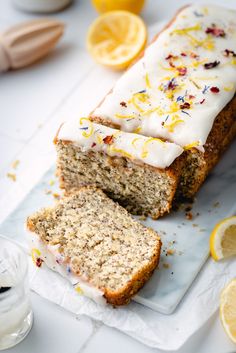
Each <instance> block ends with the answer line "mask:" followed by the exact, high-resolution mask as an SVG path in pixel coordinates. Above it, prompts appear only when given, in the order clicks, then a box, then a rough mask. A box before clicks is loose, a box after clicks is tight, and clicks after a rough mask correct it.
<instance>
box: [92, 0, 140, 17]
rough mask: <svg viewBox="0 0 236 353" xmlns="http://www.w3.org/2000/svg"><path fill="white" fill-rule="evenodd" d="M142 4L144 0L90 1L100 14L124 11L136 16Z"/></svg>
mask: <svg viewBox="0 0 236 353" xmlns="http://www.w3.org/2000/svg"><path fill="white" fill-rule="evenodd" d="M144 3H145V0H92V4H93V6H94V7H95V9H96V10H97V11H98V12H100V13H104V12H108V11H114V10H125V11H130V12H133V13H136V14H138V13H140V11H141V10H142V8H143V6H144Z"/></svg>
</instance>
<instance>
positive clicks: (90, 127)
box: [79, 118, 94, 138]
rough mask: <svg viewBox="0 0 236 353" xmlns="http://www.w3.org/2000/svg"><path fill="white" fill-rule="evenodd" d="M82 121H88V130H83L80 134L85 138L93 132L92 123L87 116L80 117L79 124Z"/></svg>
mask: <svg viewBox="0 0 236 353" xmlns="http://www.w3.org/2000/svg"><path fill="white" fill-rule="evenodd" d="M83 121H87V122H88V125H89V126H88V128H89V132H86V131H83V132H82V135H83V136H84V137H86V138H88V137H90V136H91V135H92V134H93V131H94V129H93V123H92V122H91V121H90V120H89V119H88V118H80V121H79V124H80V125H83Z"/></svg>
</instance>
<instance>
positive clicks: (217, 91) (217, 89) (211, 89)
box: [210, 87, 220, 93]
mask: <svg viewBox="0 0 236 353" xmlns="http://www.w3.org/2000/svg"><path fill="white" fill-rule="evenodd" d="M210 91H211V92H212V93H219V92H220V89H219V88H218V87H211V88H210Z"/></svg>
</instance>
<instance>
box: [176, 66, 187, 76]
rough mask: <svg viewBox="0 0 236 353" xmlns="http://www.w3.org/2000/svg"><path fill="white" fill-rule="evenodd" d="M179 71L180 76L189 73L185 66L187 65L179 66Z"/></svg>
mask: <svg viewBox="0 0 236 353" xmlns="http://www.w3.org/2000/svg"><path fill="white" fill-rule="evenodd" d="M177 71H178V73H179V75H180V76H184V75H186V73H187V67H185V66H183V67H177Z"/></svg>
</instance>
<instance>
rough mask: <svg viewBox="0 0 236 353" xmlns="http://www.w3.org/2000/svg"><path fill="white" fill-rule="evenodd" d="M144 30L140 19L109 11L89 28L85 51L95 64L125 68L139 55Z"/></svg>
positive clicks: (128, 14) (143, 44) (145, 36)
mask: <svg viewBox="0 0 236 353" xmlns="http://www.w3.org/2000/svg"><path fill="white" fill-rule="evenodd" d="M146 40H147V29H146V26H145V24H144V22H143V21H142V19H141V18H140V17H138V16H136V15H134V14H132V13H130V12H128V11H111V12H107V13H105V14H103V15H101V16H99V17H98V18H97V19H96V20H95V21H94V22H93V23H92V24H91V26H90V28H89V31H88V35H87V49H88V51H89V53H90V54H91V55H92V56H93V58H94V59H95V61H97V62H98V63H100V64H102V65H105V66H108V67H110V68H113V69H117V70H121V69H125V68H126V67H128V66H129V65H130V63H131V62H132V61H133V60H134V59H135V58H136V57H137V56H138V55H139V54H140V53H141V52H142V50H143V49H144V47H145V44H146Z"/></svg>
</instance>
